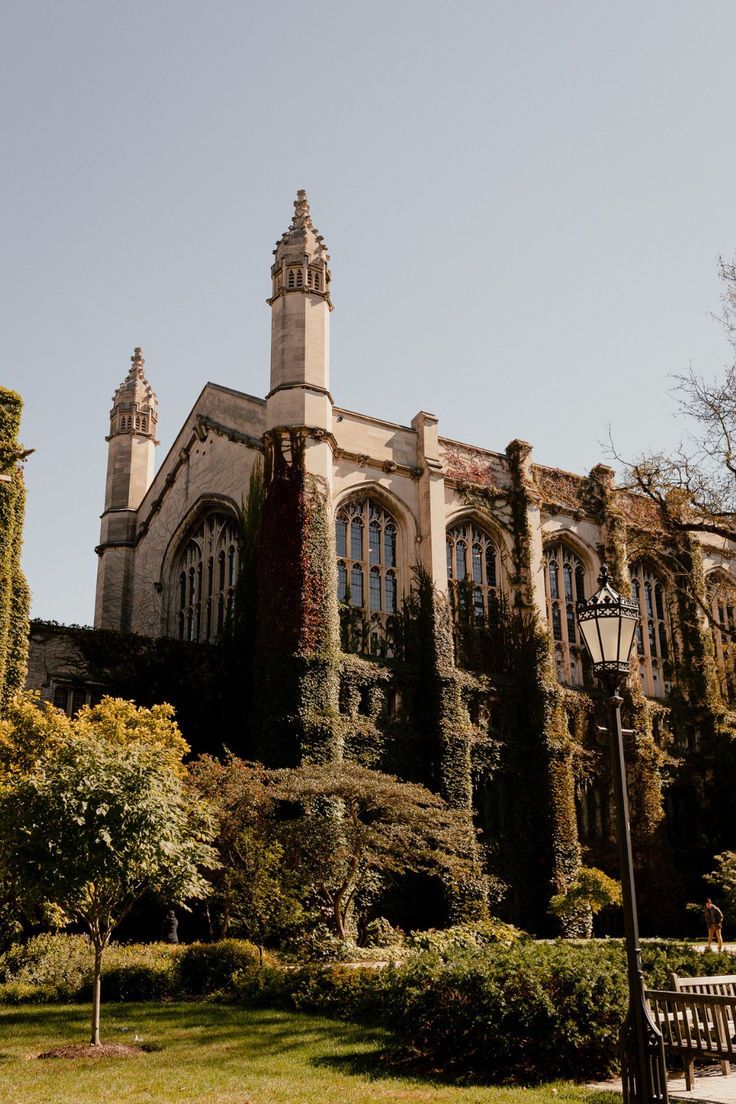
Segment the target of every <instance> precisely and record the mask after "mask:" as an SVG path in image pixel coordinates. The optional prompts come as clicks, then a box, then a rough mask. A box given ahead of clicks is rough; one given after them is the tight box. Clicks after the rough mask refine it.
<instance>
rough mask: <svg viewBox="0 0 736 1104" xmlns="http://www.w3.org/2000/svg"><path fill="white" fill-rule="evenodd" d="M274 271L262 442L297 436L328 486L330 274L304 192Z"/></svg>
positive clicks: (314, 471) (279, 247)
mask: <svg viewBox="0 0 736 1104" xmlns="http://www.w3.org/2000/svg"><path fill="white" fill-rule="evenodd" d="M274 257H275V261H274V263H273V265H272V267H271V280H272V292H271V298H270V299H269V300H268V303H269V305H270V307H271V382H270V389H269V392H268V395H267V396H266V400H267V404H266V430H267V437H268V438H270V440H271V441H273V442H276V441H277V439H278V438H280V437H281V438H283V437H285V436H286V437H288V436H289V435H290V434H291V433H292V432H294V431H296V432H297V433H299V434H300V435H301V437H302V439H303V441H304V450H305V467H306V471H307V472H309V473H310V474H312V475H316V476H318V477H320V478H322V479H324V480H325V482H326V484H327V486H328V487H329V485H330V484H331V482H332V454H331V449H330V447H329V443H328V442H327V441H326V440H325V438H326V437H327V435H331V433H332V396H331V394H330V366H329V360H330V311H331V310H332V303H331V301H330V282H331V274H330V270H329V268H328V261H329V259H330V258H329V254H328V253H327V248H326V246H325V244H324V239H323V237H322V235H321V234H319V233H318V232H317V230H316V229H315V227H314V226H313V225H312V218H311V215H310V213H309V203H308V202H307V194H306V192H305V191H299V192H297V198H296V200H295V201H294V214H293V216H292V220H291V225H290V226H289V229H288V230H287V231H286V232H285V233H284V234H283V235H282V237H281V239H280V240H279V241H278V242H277V244H276V248H275V249H274Z"/></svg>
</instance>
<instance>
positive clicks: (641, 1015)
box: [578, 564, 668, 1104]
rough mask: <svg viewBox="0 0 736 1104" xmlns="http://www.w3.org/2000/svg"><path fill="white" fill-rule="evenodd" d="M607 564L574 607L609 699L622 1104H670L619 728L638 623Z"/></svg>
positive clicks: (636, 611)
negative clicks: (619, 929)
mask: <svg viewBox="0 0 736 1104" xmlns="http://www.w3.org/2000/svg"><path fill="white" fill-rule="evenodd" d="M608 578H609V577H608V571H607V570H606V567H605V564H604V565H603V566H602V567H601V573H600V575H599V576H598V582H599V584H600V590H598V591H597V592H596V593H595V594H594V595H593V597H592V598H589V599H588V601H587V602H581V603H580V605H579V607H578V624H579V626H580V634H581V636H582V638H583V642H584V644H585V647H586V648H587V650H588V652H589V653H590V658H591V660H592V661H593V671H594V672H595V674H596V675H597V677H598V678H599V679H600V681H601V682H602V683H603V685H604V687H605V688H606V690H607V691H608V693H609V695H610V700H609V712H610V720H609V726H608V731H609V735H610V739H611V770H612V774H613V787H614V792H615V796H616V830H617V835H618V843H619V853H620V861H621V890H622V898H623V908H624V932H625V935H626V963H627V973H628V981H629V1009H628V1012H627V1013H626V1019H625V1020H624V1023H623V1026H622V1028H621V1036H620V1045H621V1065H622V1071H621V1076H622V1081H623V1095H624V1101H625V1102H626V1104H668V1097H667V1071H666V1067H665V1060H664V1046H663V1043H662V1036H661V1034H660V1032H659V1029H658V1028H657V1026H656V1024H655V1023H654V1021H653V1020H652V1017H651V1014H650V1011H649V1006H648V1004H647V1000H646V996H645V994H644V974H643V971H642V967H641V948H640V946H639V921H638V918H637V912H636V890H635V888H634V862H633V858H632V852H631V829H630V826H629V800H628V795H627V791H626V764H625V762H624V740H623V736H624V734H623V729H622V727H621V702H622V700H623V699H622V698H621V695H620V694H619V687H620V685H621V683H622V682H623V681H624V679H625V678H626V677H627V675H628V674H629V655H630V654H631V647H632V645H633V643H634V636H635V635H636V627H637V625H638V623H639V605H638V603H637V602H634V601H632V600H631V599H629V598H622V597H621V595H620V594H617V593H616V591H615V590H614V589H613V587H612V586H611V585H610V583H609V581H608Z"/></svg>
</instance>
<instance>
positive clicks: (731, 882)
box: [699, 851, 736, 918]
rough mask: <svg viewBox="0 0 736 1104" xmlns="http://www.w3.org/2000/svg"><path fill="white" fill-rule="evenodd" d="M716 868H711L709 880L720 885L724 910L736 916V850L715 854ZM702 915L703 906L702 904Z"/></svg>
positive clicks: (701, 911)
mask: <svg viewBox="0 0 736 1104" xmlns="http://www.w3.org/2000/svg"><path fill="white" fill-rule="evenodd" d="M713 862H714V863H715V864H716V867H715V870H711V872H710V874H709V875H708V879H707V880H708V881H710V882H712V883H713V884H714V885H716V886H718V888H719V889H720V891H721V897H722V899H723V905H724V911H725V912H727V913H728V914H729V915H730V916H731V917H732V918H733V917H734V916H736V852H734V851H721V853H720V855H714V857H713ZM699 908H700V913H701V916H702V913H703V906H702V905H700V906H699Z"/></svg>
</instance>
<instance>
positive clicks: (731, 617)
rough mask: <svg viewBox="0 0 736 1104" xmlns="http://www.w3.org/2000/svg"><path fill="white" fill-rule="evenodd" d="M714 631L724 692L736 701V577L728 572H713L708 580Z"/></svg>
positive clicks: (714, 644)
mask: <svg viewBox="0 0 736 1104" xmlns="http://www.w3.org/2000/svg"><path fill="white" fill-rule="evenodd" d="M706 584H707V598H708V606H709V609H710V615H711V633H712V635H713V646H714V649H715V655H716V666H717V668H718V677H719V679H720V683H721V693H722V694H723V697H724V699H725V700H726V701H728V702H734V701H736V579H734V578H733V577H732V576H730V575H728V574H727V573H726V572H725V571H713V572H711V573H710V574H709V575H708V577H707V580H706Z"/></svg>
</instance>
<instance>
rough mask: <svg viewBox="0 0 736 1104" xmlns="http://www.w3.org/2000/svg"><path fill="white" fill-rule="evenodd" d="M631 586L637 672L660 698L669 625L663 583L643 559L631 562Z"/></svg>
mask: <svg viewBox="0 0 736 1104" xmlns="http://www.w3.org/2000/svg"><path fill="white" fill-rule="evenodd" d="M629 570H630V572H631V589H632V594H633V597H634V598H635V599H636V601H637V602H638V603H639V625H638V628H637V630H636V649H637V652H638V654H639V676H640V678H641V685H642V688H643V690H644V693H645V694H648V695H649V697H650V698H663V697H664V696H665V694H666V693H667V691H668V689H669V687H668V685H667V672H666V665H667V662H668V660H669V656H670V626H669V615H668V610H667V594H666V591H665V587H664V583H663V582H662V580H661V579H660V578H659V576H658V575H657V574H656V573H655V572H654V570H653V569H652V567H651V566H650V565H649V564H648V563H647V562H646V560H637V561H636V562H635V563H633V564H631V567H630V569H629Z"/></svg>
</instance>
